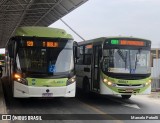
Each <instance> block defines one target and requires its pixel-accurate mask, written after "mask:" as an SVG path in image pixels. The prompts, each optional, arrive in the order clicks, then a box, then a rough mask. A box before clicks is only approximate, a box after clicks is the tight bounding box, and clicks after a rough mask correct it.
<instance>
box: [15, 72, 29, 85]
mask: <svg viewBox="0 0 160 123" xmlns="http://www.w3.org/2000/svg"><path fill="white" fill-rule="evenodd" d="M14 79H15V80H16V81H17V82H19V83H22V84H24V85H27V84H28V81H27V80H26V79H25V78H22V75H21V74H18V73H16V74H14Z"/></svg>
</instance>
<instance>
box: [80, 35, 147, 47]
mask: <svg viewBox="0 0 160 123" xmlns="http://www.w3.org/2000/svg"><path fill="white" fill-rule="evenodd" d="M113 38H115V39H117V38H119V39H124V38H128V39H139V40H146V41H149V40H148V39H142V38H138V37H129V36H128V37H127V36H126V37H125V36H123V37H122V36H108V37H100V38H95V39H91V40H87V41H82V42H78V44H79V45H85V44H91V43H96V42H103V41H105V40H106V39H113Z"/></svg>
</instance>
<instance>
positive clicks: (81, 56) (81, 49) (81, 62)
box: [77, 46, 84, 65]
mask: <svg viewBox="0 0 160 123" xmlns="http://www.w3.org/2000/svg"><path fill="white" fill-rule="evenodd" d="M83 54H84V53H83V46H80V56H79V59H78V60H77V64H78V65H82V64H83V58H84V55H83Z"/></svg>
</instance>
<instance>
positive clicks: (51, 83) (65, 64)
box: [5, 27, 77, 98]
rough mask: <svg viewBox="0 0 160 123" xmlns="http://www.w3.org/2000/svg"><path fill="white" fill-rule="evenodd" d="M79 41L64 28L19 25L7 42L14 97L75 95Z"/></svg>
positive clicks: (8, 64)
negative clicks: (76, 53) (77, 46)
mask: <svg viewBox="0 0 160 123" xmlns="http://www.w3.org/2000/svg"><path fill="white" fill-rule="evenodd" d="M76 45H77V43H76V42H74V41H73V38H72V36H71V35H70V34H67V33H66V31H65V30H63V29H57V28H50V27H19V28H18V29H17V30H16V31H15V35H14V36H13V37H11V38H10V40H9V41H8V43H7V46H6V66H5V67H6V74H7V76H8V77H9V79H10V85H11V88H12V93H13V97H16V98H27V97H75V88H76V76H75V67H74V66H75V61H76V60H75V59H76V58H75V52H76V48H75V47H76Z"/></svg>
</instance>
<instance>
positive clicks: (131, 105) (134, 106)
mask: <svg viewBox="0 0 160 123" xmlns="http://www.w3.org/2000/svg"><path fill="white" fill-rule="evenodd" d="M122 105H123V106H126V107H130V108H136V109H140V107H138V105H136V104H127V103H124V104H122Z"/></svg>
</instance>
